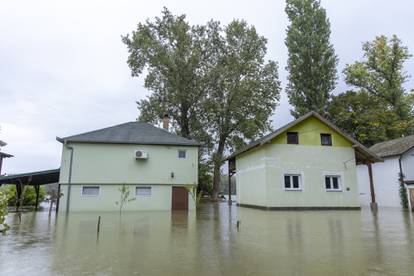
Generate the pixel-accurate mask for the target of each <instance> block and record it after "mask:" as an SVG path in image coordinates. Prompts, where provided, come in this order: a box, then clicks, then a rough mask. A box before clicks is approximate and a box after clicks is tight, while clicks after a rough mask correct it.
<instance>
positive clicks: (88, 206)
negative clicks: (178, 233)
mask: <svg viewBox="0 0 414 276" xmlns="http://www.w3.org/2000/svg"><path fill="white" fill-rule="evenodd" d="M83 186H84V185H81V184H74V185H72V187H71V195H70V206H69V209H70V211H71V212H72V211H91V212H93V211H117V210H119V205H117V204H116V201H119V200H120V195H121V194H120V192H119V190H118V188H119V186H120V185H119V184H102V185H99V186H100V193H99V195H98V196H83V195H82V187H83ZM86 186H91V184H86ZM128 186H129V187H130V191H131V197H132V198H133V197H135V198H136V199H135V200H134V201H131V202H128V203H126V204H125V207H124V208H123V210H124V211H137V210H140V211H167V210H171V191H172V186H171V185H134V184H130V185H128ZM137 186H145V187H148V186H151V196H149V197H143V196H136V195H135V187H137ZM61 192H62V193H63V194H64V196H63V197H62V198H61V199H60V203H59V212H64V211H66V200H67V194H68V185H66V184H63V185H61ZM188 208H189V210H194V209H195V204H194V200H193V198H192V197H191V195H190V194H189V195H188Z"/></svg>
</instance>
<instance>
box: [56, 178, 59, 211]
mask: <svg viewBox="0 0 414 276" xmlns="http://www.w3.org/2000/svg"><path fill="white" fill-rule="evenodd" d="M59 202H60V183H59V184H58V190H57V198H56V214H57V213H58V211H59Z"/></svg>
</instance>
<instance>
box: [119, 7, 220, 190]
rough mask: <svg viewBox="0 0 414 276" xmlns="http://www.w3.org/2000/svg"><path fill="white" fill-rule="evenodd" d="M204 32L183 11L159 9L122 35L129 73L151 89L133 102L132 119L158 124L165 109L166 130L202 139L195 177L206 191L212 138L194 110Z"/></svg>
mask: <svg viewBox="0 0 414 276" xmlns="http://www.w3.org/2000/svg"><path fill="white" fill-rule="evenodd" d="M208 35H209V31H208V30H207V29H206V26H192V25H190V24H189V23H188V22H187V20H186V17H185V15H180V16H174V15H172V14H171V12H170V11H169V10H168V9H167V8H164V10H163V11H162V16H161V17H156V18H155V20H153V21H151V20H147V21H146V22H145V23H139V24H138V27H137V29H136V30H135V31H133V32H132V34H131V35H126V36H124V37H122V41H123V42H124V43H125V45H126V46H127V48H128V51H129V56H128V65H129V67H130V69H131V73H132V76H134V77H138V76H140V75H142V74H144V75H145V84H144V85H145V87H146V88H147V89H149V90H151V91H152V94H151V95H149V96H148V97H147V98H145V99H143V100H141V101H138V102H137V104H138V109H139V112H140V115H139V118H138V119H139V120H140V121H144V122H149V123H152V124H158V123H160V120H161V119H162V117H163V116H164V114H166V113H167V114H169V115H170V117H171V123H172V124H171V127H172V128H171V131H173V132H176V133H178V134H180V135H182V136H184V137H187V138H191V139H196V140H198V141H201V142H203V143H204V147H202V150H201V151H200V156H199V161H200V169H199V175H198V178H199V188H201V189H202V190H203V191H205V192H208V191H209V190H211V188H210V187H209V186H210V185H211V181H210V179H211V177H210V175H211V173H210V172H209V169H210V168H211V162H210V161H209V159H208V158H207V156H206V155H208V151H209V150H210V149H211V147H212V143H211V139H210V137H209V135H208V134H207V133H206V131H205V129H204V128H203V126H202V125H201V122H200V114H201V113H202V112H203V111H202V100H203V99H204V98H205V94H206V91H207V90H206V83H207V79H208V77H209V70H210V69H209V68H208V66H209V65H210V63H209V62H207V61H209V56H208V55H209V54H210V51H208V49H207V48H208V47H209V45H208V42H209V40H208Z"/></svg>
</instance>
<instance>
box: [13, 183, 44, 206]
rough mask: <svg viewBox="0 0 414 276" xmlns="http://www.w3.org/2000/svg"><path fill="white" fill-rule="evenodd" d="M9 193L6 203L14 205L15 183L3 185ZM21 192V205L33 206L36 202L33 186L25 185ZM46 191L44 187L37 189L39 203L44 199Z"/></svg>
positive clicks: (15, 195) (15, 198) (15, 197)
mask: <svg viewBox="0 0 414 276" xmlns="http://www.w3.org/2000/svg"><path fill="white" fill-rule="evenodd" d="M5 188H6V189H7V190H8V193H9V194H10V197H9V200H8V205H9V206H15V205H16V203H17V193H16V186H15V185H7V186H6V187H5ZM22 193H23V201H22V206H34V205H35V204H36V191H35V188H34V187H33V186H25V187H24V191H23V192H22ZM45 196H46V191H45V188H44V187H40V189H39V203H40V202H42V201H44V200H45Z"/></svg>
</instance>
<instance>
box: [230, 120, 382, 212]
mask: <svg viewBox="0 0 414 276" xmlns="http://www.w3.org/2000/svg"><path fill="white" fill-rule="evenodd" d="M226 160H228V161H229V175H232V174H236V189H237V204H238V205H240V206H246V207H256V208H263V209H359V208H360V205H359V193H358V185H357V178H356V164H368V165H369V164H371V163H373V162H378V161H381V159H380V158H379V157H378V156H376V155H375V154H373V153H372V152H370V151H369V150H368V149H367V148H366V147H364V146H363V145H361V144H360V143H358V142H357V141H355V140H354V139H353V138H351V137H350V136H348V135H347V134H345V133H344V132H343V131H341V130H340V129H338V128H337V127H336V126H335V125H333V124H332V123H331V122H329V121H328V120H326V119H325V118H323V117H322V116H320V115H319V114H317V113H315V112H310V113H308V114H306V115H304V116H302V117H300V118H298V119H297V120H295V121H293V122H291V123H289V124H287V125H285V126H283V127H281V128H280V129H278V130H276V131H275V132H273V133H270V134H268V135H266V136H264V137H262V138H260V139H258V140H256V141H254V142H252V143H250V144H249V145H247V146H246V147H245V148H242V149H241V150H239V151H237V152H235V153H233V154H231V155H230V156H229V157H227V158H226ZM371 184H372V183H371ZM367 185H368V184H367ZM372 185H373V184H372ZM374 202H375V200H374Z"/></svg>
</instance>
